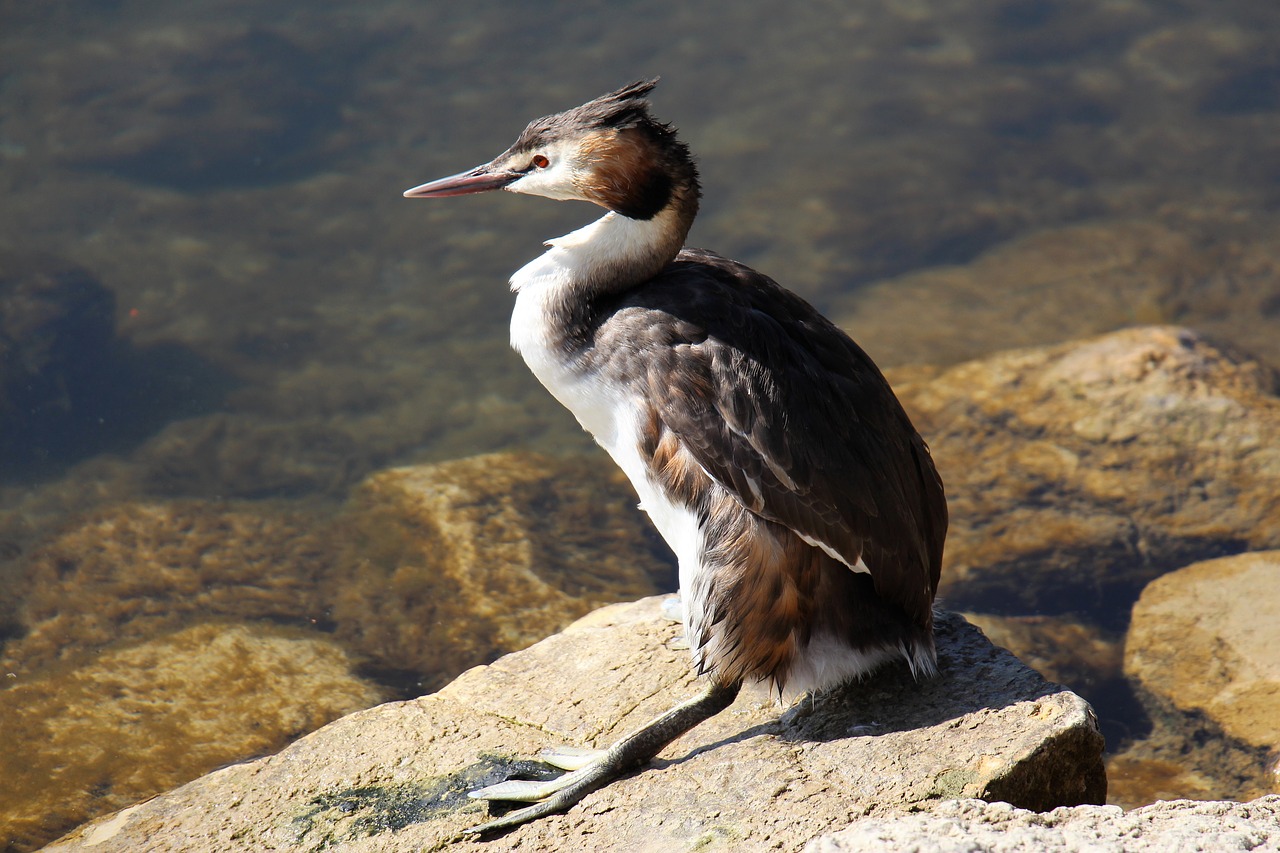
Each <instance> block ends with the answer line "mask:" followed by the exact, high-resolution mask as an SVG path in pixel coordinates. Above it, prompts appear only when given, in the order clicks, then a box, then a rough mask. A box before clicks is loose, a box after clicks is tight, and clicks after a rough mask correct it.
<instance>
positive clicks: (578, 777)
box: [467, 680, 742, 835]
mask: <svg viewBox="0 0 1280 853" xmlns="http://www.w3.org/2000/svg"><path fill="white" fill-rule="evenodd" d="M741 687H742V684H741V682H735V683H733V684H722V683H720V682H718V681H715V680H712V682H711V683H710V684H709V685H707V688H706V690H704V691H702V693H700V694H698V695H697V696H695V697H694V698H692V699H688V700H686V701H684V702H681V703H680V704H679V705H676V706H675V707H674V708H672V709H671V710H670V711H667V712H666V713H665V714H663V715H662V716H660V717H658V718H656V719H654V720H652V721H650V722H649V723H648V724H647V725H645V726H644V727H643V728H641V729H638V730H636V731H634V732H632V733H631V734H629V735H627V736H626V737H624V738H623V739H622V740H620V741H618V742H617V743H615V744H614V745H613V746H611V747H609V748H608V749H607V750H604V751H603V752H600V753H599V754H598V755H597V756H596V757H593V758H591V759H590V760H589V761H588V763H587V764H586V765H585V766H582V767H580V768H579V769H576V770H574V771H573V772H572V773H566V774H565V775H563V776H561V777H560V778H558V779H552V780H551V781H550V782H520V781H513V782H502V783H500V784H497V785H490V786H489V787H487V788H481V789H480V790H478V791H472V792H471V794H470V796H472V797H475V798H477V799H482V800H512V799H514V800H524V801H529V800H534V801H537V802H535V804H534V805H532V806H529V807H527V808H523V809H520V810H519V811H514V812H511V813H510V814H506V815H503V816H502V817H500V818H498V819H497V820H491V821H489V822H488V823H485V824H481V825H480V826H477V827H473V828H471V829H469V830H467V833H468V834H471V835H478V834H480V833H486V832H494V831H496V830H501V829H510V828H511V827H513V826H519V825H520V824H522V823H528V822H529V821H532V820H537V819H538V818H540V817H546V816H547V815H550V814H557V813H559V812H563V811H568V810H569V809H570V808H572V807H573V806H574V805H575V804H576V803H577V802H578V801H579V800H581V799H582V798H583V797H585V796H586V795H587V794H590V793H591V792H592V791H598V790H600V789H601V788H603V787H604V786H606V785H608V784H609V783H610V782H612V781H614V780H615V779H617V778H619V777H620V776H623V775H624V774H626V773H629V772H630V771H631V770H633V769H635V768H636V767H639V766H640V765H641V764H644V763H645V762H646V761H648V760H649V759H651V758H653V757H654V756H655V755H657V754H658V753H659V752H660V751H661V750H662V748H663V747H664V746H666V745H667V744H669V743H671V741H673V740H675V739H676V738H678V737H680V735H682V734H684V733H685V732H687V731H689V730H690V729H692V728H693V727H694V726H696V725H698V724H699V723H701V722H703V721H704V720H708V719H710V718H712V717H714V716H715V715H716V714H718V713H720V712H721V711H723V710H724V709H725V708H728V707H729V706H730V705H732V704H733V700H734V699H735V698H737V696H738V690H739V689H740V688H741ZM553 761H554V759H553Z"/></svg>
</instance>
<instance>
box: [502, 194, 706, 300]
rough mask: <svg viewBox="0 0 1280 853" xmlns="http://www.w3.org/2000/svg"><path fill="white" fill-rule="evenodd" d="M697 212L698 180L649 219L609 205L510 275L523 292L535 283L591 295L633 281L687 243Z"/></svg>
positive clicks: (660, 265) (653, 270) (658, 266)
mask: <svg viewBox="0 0 1280 853" xmlns="http://www.w3.org/2000/svg"><path fill="white" fill-rule="evenodd" d="M697 212H698V193H697V186H696V184H695V185H693V186H681V187H677V188H676V189H675V191H673V192H672V194H671V198H670V201H669V202H668V204H667V205H666V206H665V207H663V208H662V209H661V210H660V211H658V213H657V214H655V215H654V216H653V217H651V218H649V219H630V218H628V217H626V216H623V215H622V214H620V213H615V212H613V211H610V212H609V213H606V214H605V215H604V216H602V217H600V218H599V219H597V220H596V221H595V222H592V223H591V224H590V225H587V226H585V227H583V228H579V229H578V230H577V231H573V232H571V233H569V234H566V235H564V236H563V237H556V238H555V239H553V240H548V241H547V247H548V248H547V251H546V253H545V254H543V255H542V257H540V258H538V259H537V260H535V261H533V262H532V263H530V264H528V265H527V266H526V267H525V268H524V269H522V270H520V271H519V272H517V273H516V274H515V275H514V276H513V277H512V279H511V289H512V290H514V291H516V292H519V291H521V290H523V289H524V288H526V287H529V286H531V285H534V284H541V285H542V286H546V285H548V284H551V282H550V281H548V280H547V279H548V278H553V279H555V283H554V287H555V289H557V290H561V289H566V290H571V291H573V292H574V294H575V296H577V297H578V298H589V297H591V296H599V295H603V294H605V293H610V292H618V291H621V290H626V289H627V288H630V287H633V286H635V285H637V284H639V283H640V282H642V281H646V280H647V279H650V278H652V277H653V276H655V275H657V274H658V272H659V271H661V270H662V268H663V267H665V266H666V265H667V264H668V263H670V262H671V260H672V259H673V258H675V256H676V254H677V253H678V252H679V251H680V249H681V247H683V246H684V241H685V237H687V236H688V234H689V228H690V226H692V225H693V219H694V217H695V216H696V215H697Z"/></svg>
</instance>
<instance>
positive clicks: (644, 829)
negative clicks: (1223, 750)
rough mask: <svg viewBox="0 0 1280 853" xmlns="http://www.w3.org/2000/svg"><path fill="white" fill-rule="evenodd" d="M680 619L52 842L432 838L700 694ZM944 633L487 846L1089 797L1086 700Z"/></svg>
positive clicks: (810, 832)
mask: <svg viewBox="0 0 1280 853" xmlns="http://www.w3.org/2000/svg"><path fill="white" fill-rule="evenodd" d="M679 633H680V632H679V629H678V627H677V626H676V625H675V624H673V623H671V622H669V621H667V620H666V619H664V618H663V617H662V615H661V601H660V600H658V599H646V600H643V601H640V602H637V603H635V604H628V605H615V606H612V607H608V608H604V609H602V610H600V611H597V612H596V613H593V614H591V615H590V616H588V617H587V618H585V619H582V620H580V621H579V622H577V623H575V624H574V625H573V626H571V627H570V628H569V629H568V630H566V631H564V632H563V633H561V634H558V635H556V636H554V637H551V638H549V639H547V640H545V641H543V642H541V643H539V644H537V645H535V646H533V647H531V648H529V649H527V650H525V651H523V652H518V653H516V654H512V655H509V656H507V657H505V658H503V659H502V660H500V661H498V662H497V663H495V664H493V665H492V666H489V667H481V668H477V669H474V670H471V671H469V672H467V673H466V674H464V675H463V676H462V677H461V678H459V679H458V680H457V681H455V682H454V683H453V684H451V685H449V686H448V687H447V688H445V689H444V690H441V691H440V692H438V693H436V694H433V695H430V696H426V697H423V698H421V699H418V700H416V701H412V702H404V703H393V704H388V705H383V706H381V707H378V708H374V709H370V710H368V711H362V712H359V713H357V714H353V715H351V716H348V717H346V718H344V719H342V720H339V721H337V722H335V723H333V724H331V725H329V726H327V727H325V728H324V729H321V730H320V731H318V732H315V733H313V734H311V735H309V736H308V737H306V738H304V739H302V740H300V741H298V742H297V743H295V744H293V745H291V746H290V747H288V748H287V749H285V750H284V751H282V752H281V753H279V754H277V755H274V756H270V757H267V758H263V759H260V760H258V761H255V762H251V763H248V764H240V765H236V766H233V767H228V768H225V769H223V770H220V771H218V772H216V773H213V774H210V775H209V776H206V777H204V778H202V779H198V780H196V781H195V782H192V783H190V784H188V785H185V786H183V787H182V788H179V789H178V790H176V791H173V792H170V793H169V794H166V795H164V796H162V797H159V798H156V799H154V800H150V801H148V802H145V803H141V804H139V805H137V806H134V807H132V808H130V809H127V810H125V811H123V812H121V813H119V814H116V815H114V816H111V817H107V818H103V819H100V820H98V821H96V822H94V823H92V824H89V825H87V826H84V827H81V828H80V829H78V830H77V831H76V832H74V833H73V834H71V835H70V836H68V837H66V838H64V839H63V840H62V841H60V842H58V843H56V844H54V845H52V846H51V847H50V848H49V850H51V851H54V850H60V851H67V850H81V849H88V850H94V851H100V853H109V851H131V850H136V849H138V848H139V846H140V845H143V844H144V843H145V846H146V847H147V849H149V850H152V851H157V852H159V851H179V850H181V851H185V853H199V851H214V850H217V851H231V850H263V849H273V850H299V851H302V850H321V849H330V848H333V847H335V846H338V847H341V849H343V850H350V851H375V850H376V851H391V850H417V849H424V848H425V849H437V847H438V846H439V845H442V844H445V843H447V842H449V841H450V840H454V839H456V838H457V834H458V833H459V832H460V831H461V830H463V829H465V828H466V827H468V826H473V825H475V824H476V823H478V822H480V821H482V820H483V819H484V817H485V815H486V813H487V807H486V806H484V805H480V804H478V803H477V802H475V801H471V800H469V799H468V798H467V797H466V796H465V792H466V791H467V790H468V789H471V788H473V787H475V786H477V785H479V784H485V783H488V782H492V781H496V780H497V779H499V778H502V777H504V776H506V775H507V770H506V769H504V768H510V767H511V766H512V758H513V757H521V756H528V755H532V754H534V753H535V752H536V751H537V750H538V749H539V748H541V747H544V746H548V745H554V744H558V743H573V744H589V745H601V744H604V743H607V742H609V741H611V740H613V739H614V738H615V737H617V736H618V735H619V734H620V733H621V732H622V731H624V730H628V729H631V728H634V727H635V726H637V725H639V724H641V723H643V722H644V721H646V720H647V719H649V718H651V717H652V716H653V715H655V714H656V713H658V712H660V711H662V710H665V709H666V708H667V707H669V706H670V705H671V704H673V703H674V702H675V701H676V700H678V699H681V698H684V697H685V696H686V695H688V694H690V693H692V692H693V690H694V685H693V678H692V676H691V673H690V666H689V661H688V651H687V650H686V649H682V648H677V647H676V646H678V645H679V644H678V643H677V642H676V641H677V640H678V639H679ZM938 633H939V636H938V641H939V653H940V674H939V675H938V676H937V677H936V678H935V679H933V680H930V681H928V682H923V683H920V684H915V683H913V682H912V681H911V680H910V678H909V676H907V674H906V672H905V670H904V669H902V668H890V669H888V670H886V671H884V672H883V673H881V674H878V675H876V676H875V677H873V678H870V679H868V680H867V681H866V682H864V683H862V684H860V685H855V686H853V687H852V688H850V689H849V690H847V691H841V692H837V693H834V694H832V695H830V696H828V697H826V698H824V699H822V700H819V701H818V702H816V703H814V704H809V703H801V704H799V705H797V706H795V707H793V708H792V709H790V710H788V711H786V712H785V713H782V714H781V716H779V709H778V708H777V706H776V705H775V704H774V703H773V702H771V701H769V700H767V699H766V698H765V697H763V696H757V697H755V701H753V700H752V698H751V697H743V698H740V699H739V701H738V702H737V703H736V704H735V705H734V706H733V707H732V708H730V709H729V710H728V711H726V712H724V713H722V714H721V715H719V716H718V717H715V718H713V719H712V720H710V721H708V722H707V723H704V724H703V725H702V726H700V727H699V728H697V729H695V730H694V731H693V732H691V733H690V734H688V735H686V736H685V737H683V738H681V739H679V740H678V741H676V742H675V743H674V744H673V745H671V746H670V747H668V748H667V749H666V750H664V751H663V753H662V754H661V755H660V756H659V758H658V759H657V760H656V761H655V762H654V763H653V764H652V765H651V766H650V767H648V768H646V769H645V770H643V771H642V772H640V773H637V774H635V775H633V776H630V777H628V778H626V779H624V780H621V781H619V782H617V783H615V784H614V785H612V786H610V787H608V788H606V789H604V790H602V791H598V792H596V793H595V794H592V795H591V796H589V797H588V798H586V799H585V800H584V801H583V803H581V804H580V805H579V806H578V807H576V808H574V809H573V810H572V811H571V812H570V813H568V814H566V815H562V816H555V817H551V818H548V819H545V820H543V821H540V822H537V823H535V824H532V825H529V826H525V827H521V828H518V829H517V830H515V831H513V832H512V833H510V834H508V835H504V836H501V837H499V838H497V839H495V840H492V841H490V842H487V843H486V844H485V845H484V849H486V850H509V849H516V848H519V849H521V850H583V849H592V850H628V851H635V850H664V851H668V850H692V849H698V850H708V849H721V850H758V849H774V848H782V849H793V850H794V849H798V848H799V847H800V846H801V845H802V844H803V843H804V842H805V841H807V840H809V839H811V838H813V837H816V836H817V835H818V834H819V833H821V832H823V831H826V830H828V829H829V828H830V827H832V826H843V825H845V824H847V823H848V822H849V821H850V820H852V819H855V818H857V817H861V816H865V815H878V814H895V813H899V812H901V811H902V810H905V809H910V808H916V807H920V806H925V805H928V804H931V803H934V802H936V801H938V800H942V799H946V798H954V797H985V798H990V799H1003V800H1009V801H1012V802H1016V803H1020V804H1022V805H1025V806H1028V807H1033V808H1041V809H1047V808H1052V807H1054V806H1055V805H1059V804H1067V803H1073V804H1074V803H1082V802H1096V801H1100V800H1101V799H1102V798H1103V797H1104V796H1105V785H1106V783H1105V778H1104V776H1103V774H1102V769H1101V749H1102V742H1101V737H1100V735H1099V734H1098V732H1097V729H1096V724H1095V722H1094V720H1093V715H1092V712H1091V711H1090V709H1089V707H1088V706H1087V705H1086V704H1085V703H1084V702H1083V701H1082V700H1081V699H1080V698H1079V697H1077V696H1075V695H1074V694H1072V693H1069V692H1067V691H1065V690H1063V689H1061V688H1059V687H1056V686H1054V685H1051V684H1048V683H1046V682H1044V681H1043V679H1041V678H1040V677H1039V676H1037V675H1035V673H1033V672H1031V671H1030V670H1028V669H1026V667H1024V666H1023V665H1022V664H1020V663H1019V662H1018V661H1017V660H1016V659H1015V658H1013V657H1012V656H1011V655H1009V654H1008V653H1007V652H1004V651H1003V650H999V649H996V648H995V647H993V646H991V645H990V644H989V643H988V642H987V641H986V640H985V639H984V638H983V637H982V636H981V634H980V633H979V632H977V631H976V630H974V629H973V628H972V627H970V626H968V625H967V624H966V623H965V622H964V621H963V620H962V619H960V618H959V617H957V616H951V615H947V616H944V617H943V618H942V620H941V623H940V625H939V632H938Z"/></svg>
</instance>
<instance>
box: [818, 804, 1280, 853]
mask: <svg viewBox="0 0 1280 853" xmlns="http://www.w3.org/2000/svg"><path fill="white" fill-rule="evenodd" d="M804 850H805V853H883V851H894V853H1168V851H1172V850H1178V851H1218V853H1226V851H1232V850H1239V851H1246V850H1254V851H1262V850H1272V851H1274V850H1280V797H1276V796H1272V797H1264V798H1262V799H1258V800H1254V801H1253V802H1248V803H1233V802H1196V801H1193V800H1177V801H1174V802H1160V803H1155V804H1153V805H1149V806H1144V807H1142V808H1139V809H1134V810H1133V811H1129V812H1125V811H1121V810H1120V809H1119V808H1118V807H1116V806H1076V807H1074V808H1060V809H1054V810H1053V811H1051V812H1049V813H1047V814H1038V813H1036V812H1030V811H1025V810H1023V809H1016V808H1013V807H1012V806H1010V805H1009V804H1008V803H986V802H983V801H981V800H956V801H951V802H946V803H942V804H940V805H939V806H937V807H936V808H934V809H932V810H931V811H929V812H926V813H924V814H918V815H907V816H905V817H899V818H868V819H865V820H860V821H856V822H854V823H853V824H852V825H850V826H849V827H848V828H846V829H842V830H840V831H839V832H833V833H831V834H830V835H824V836H822V837H821V838H818V839H815V840H814V841H812V842H810V843H809V844H808V845H807V846H806V847H805V848H804Z"/></svg>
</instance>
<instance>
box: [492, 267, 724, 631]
mask: <svg viewBox="0 0 1280 853" xmlns="http://www.w3.org/2000/svg"><path fill="white" fill-rule="evenodd" d="M565 254H568V253H565V252H564V251H563V250H561V249H556V248H553V249H552V250H551V251H549V252H547V253H546V254H544V255H542V256H541V257H539V258H537V259H535V260H534V261H532V262H530V263H529V264H527V265H526V266H524V267H523V268H522V269H521V270H520V271H519V272H517V273H516V274H515V275H514V276H512V278H511V286H512V290H515V291H516V294H517V295H516V304H515V310H514V311H513V312H512V315H511V346H512V347H513V348H514V349H515V350H516V352H518V353H520V355H521V356H522V357H523V358H524V361H525V364H527V365H528V366H529V369H530V370H531V371H532V372H533V375H534V376H536V377H537V378H538V381H540V382H541V383H542V384H543V385H544V386H545V387H546V389H547V390H548V391H550V392H551V394H552V396H554V397H555V398H556V399H557V400H559V401H560V403H561V405H563V406H564V407H565V408H566V409H568V410H569V411H570V412H572V413H573V415H574V417H576V418H577V419H578V423H580V424H581V425H582V428H583V429H585V430H586V431H587V432H589V433H591V435H592V436H593V437H594V438H595V440H596V443H597V444H599V445H600V446H601V447H603V448H604V449H605V450H606V451H607V452H608V453H609V455H610V456H611V457H613V461H614V462H615V463H617V465H618V467H619V468H621V469H622V471H623V473H625V474H626V475H627V479H629V480H630V481H631V484H632V486H633V487H634V488H635V490H636V493H637V494H638V495H639V497H640V509H642V510H644V511H645V512H646V513H648V515H649V517H650V519H652V521H653V524H654V526H655V527H657V529H658V532H659V533H660V534H662V538H663V539H665V540H666V542H667V544H668V545H669V546H670V547H671V549H672V550H673V551H674V552H675V554H676V559H677V560H678V561H679V565H680V587H681V590H682V593H683V594H682V596H681V599H682V603H683V608H684V612H685V619H684V622H685V626H686V627H687V628H688V629H689V633H690V634H691V635H695V634H696V632H697V630H698V629H699V628H700V626H701V624H702V622H703V617H702V614H703V606H702V602H701V600H700V596H697V595H695V594H693V593H694V590H696V589H698V588H699V585H698V584H697V583H695V578H696V577H697V574H698V571H699V568H700V565H701V554H702V535H701V531H700V530H699V528H698V520H697V517H696V516H695V515H694V514H693V513H692V512H690V511H689V510H688V509H686V508H685V507H683V506H679V505H677V504H675V503H673V502H672V501H670V500H669V499H668V498H667V495H666V493H665V492H664V491H663V490H662V489H661V488H660V487H659V486H658V485H656V484H655V483H654V482H653V481H652V480H651V479H650V478H649V474H648V468H647V465H646V463H645V460H644V459H642V458H641V455H640V438H641V436H640V423H639V420H638V416H639V415H640V413H641V412H642V411H644V406H643V401H641V400H637V399H635V398H634V396H633V393H634V392H631V393H629V389H627V388H625V387H617V386H615V385H613V384H610V383H608V382H605V381H603V379H602V378H601V377H600V375H599V374H598V373H594V372H590V371H582V370H580V369H578V368H577V367H576V366H575V365H573V364H571V363H569V362H568V361H567V360H566V358H565V356H564V354H563V352H561V351H560V349H559V348H558V346H557V344H556V343H555V342H556V341H557V340H558V339H559V336H558V335H557V334H556V330H555V329H553V328H552V327H551V325H550V319H549V318H550V316H551V313H550V312H549V311H548V310H547V306H548V302H549V301H550V300H551V299H552V298H553V296H554V295H555V293H556V292H557V291H558V290H559V288H561V287H564V286H566V282H567V280H568V276H569V275H571V274H572V272H571V269H569V268H567V267H566V264H565V263H564V261H565V257H564V255H565Z"/></svg>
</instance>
